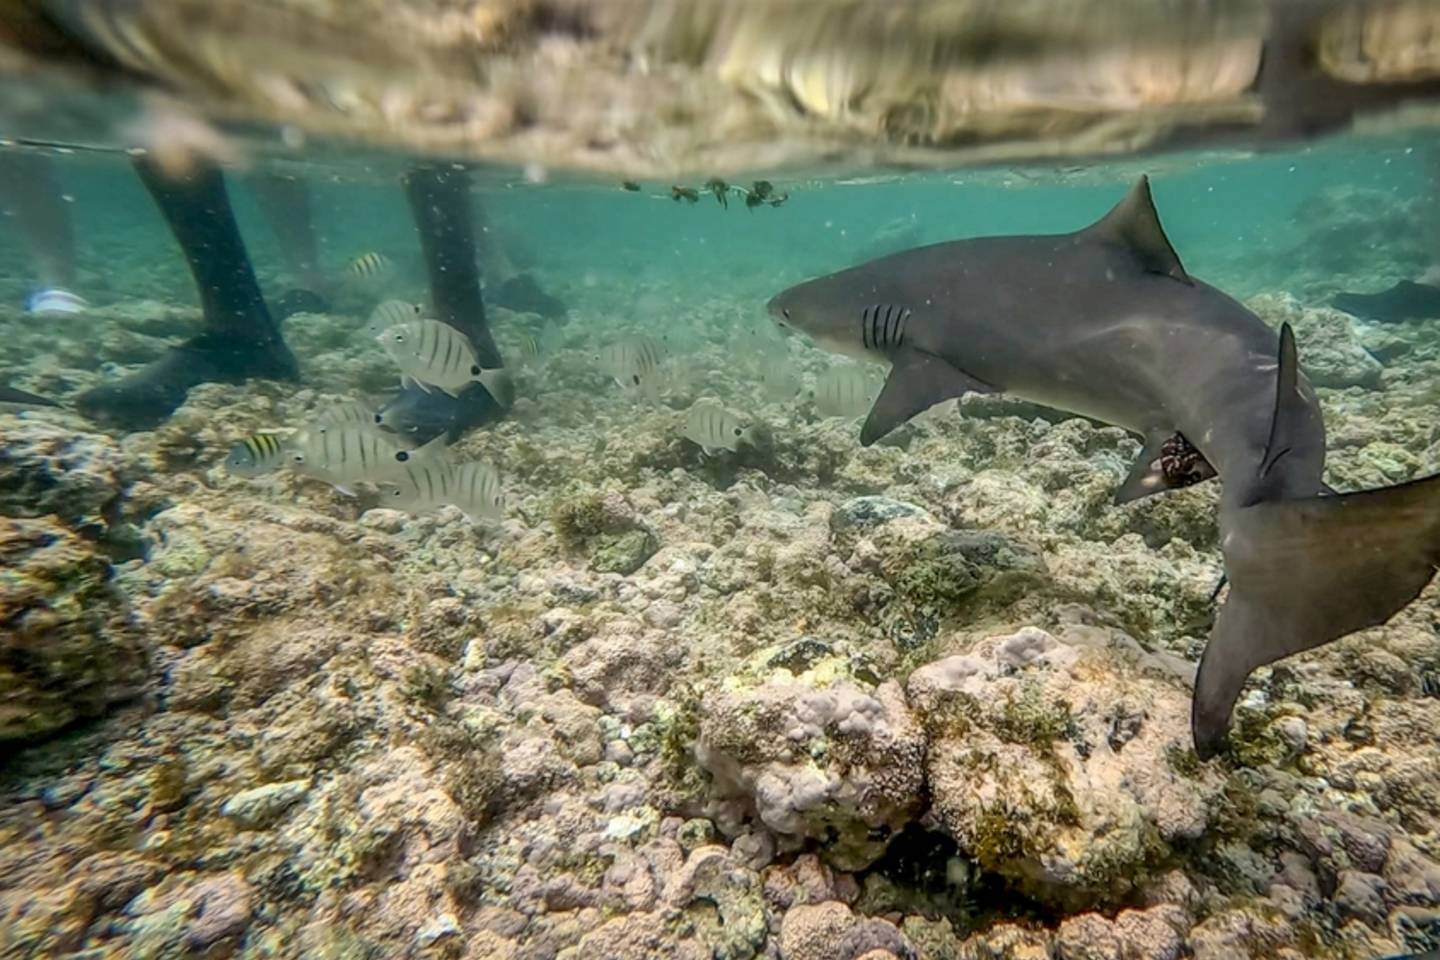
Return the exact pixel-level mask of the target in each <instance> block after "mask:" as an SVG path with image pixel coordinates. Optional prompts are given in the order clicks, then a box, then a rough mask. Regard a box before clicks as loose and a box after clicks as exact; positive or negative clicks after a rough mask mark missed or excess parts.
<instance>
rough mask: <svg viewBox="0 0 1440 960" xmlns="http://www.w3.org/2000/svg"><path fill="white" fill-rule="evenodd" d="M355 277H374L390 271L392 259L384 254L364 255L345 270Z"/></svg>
mask: <svg viewBox="0 0 1440 960" xmlns="http://www.w3.org/2000/svg"><path fill="white" fill-rule="evenodd" d="M345 269H346V270H348V271H349V272H350V275H351V276H355V277H362V278H368V277H374V276H378V275H380V274H381V273H385V272H387V271H388V270H389V269H390V258H389V257H387V256H385V254H383V253H374V252H371V253H362V254H360V256H358V257H356V258H355V259H354V260H351V261H350V265H349V266H348V267H346V268H345Z"/></svg>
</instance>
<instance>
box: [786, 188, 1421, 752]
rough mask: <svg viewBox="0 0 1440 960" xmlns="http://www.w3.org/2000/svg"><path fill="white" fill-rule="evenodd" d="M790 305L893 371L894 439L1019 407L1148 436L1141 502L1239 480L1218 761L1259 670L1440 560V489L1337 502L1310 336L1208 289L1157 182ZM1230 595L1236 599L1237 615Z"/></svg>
mask: <svg viewBox="0 0 1440 960" xmlns="http://www.w3.org/2000/svg"><path fill="white" fill-rule="evenodd" d="M768 310H769V312H770V315H771V316H772V318H773V319H774V320H775V322H777V323H778V324H780V325H781V326H782V327H783V328H785V329H786V330H788V331H795V332H799V333H803V334H806V335H808V336H809V337H810V338H811V339H812V340H814V341H815V343H816V344H817V345H819V346H821V347H822V348H825V349H827V350H831V351H834V352H838V353H843V354H847V355H850V356H854V357H857V358H861V359H868V360H874V361H877V362H881V363H888V364H889V365H890V372H889V375H888V377H887V378H886V381H885V384H884V386H883V388H882V389H881V391H880V394H879V396H878V397H877V398H876V400H875V402H874V405H873V406H872V408H871V409H870V412H869V415H868V416H867V418H866V419H865V422H864V425H863V426H862V427H861V431H860V441H861V443H862V444H866V445H869V444H872V443H874V442H875V441H877V440H879V439H880V438H881V437H884V436H885V435H886V434H888V433H889V432H890V431H892V430H894V429H895V428H896V427H898V426H900V425H901V424H903V423H905V422H906V421H907V420H909V419H910V418H911V417H913V416H915V415H916V414H918V413H920V412H922V411H924V410H926V409H927V408H929V407H931V406H933V405H935V404H937V403H941V402H943V401H945V400H949V399H952V398H955V397H959V396H961V395H963V394H966V393H970V392H975V393H1004V394H1008V395H1011V396H1014V397H1017V398H1021V399H1025V400H1029V401H1032V402H1035V403H1039V404H1043V405H1045V406H1048V407H1052V408H1056V409H1059V410H1062V411H1066V412H1069V413H1072V414H1076V415H1080V416H1085V417H1090V418H1093V419H1095V420H1099V421H1103V422H1105V423H1110V424H1114V425H1117V426H1120V427H1124V428H1125V429H1127V430H1129V431H1132V432H1133V433H1135V434H1137V435H1138V436H1139V437H1140V438H1141V439H1142V441H1143V447H1142V451H1141V453H1140V456H1139V458H1138V459H1137V461H1136V462H1135V464H1134V466H1133V468H1132V469H1131V470H1130V472H1129V475H1128V476H1127V477H1126V478H1125V480H1124V481H1123V483H1122V484H1121V485H1120V487H1119V488H1118V489H1117V491H1116V494H1115V501H1116V502H1117V503H1125V502H1127V501H1132V500H1136V499H1139V498H1141V497H1145V496H1151V495H1154V494H1159V493H1163V492H1164V491H1167V490H1174V489H1177V488H1179V487H1183V486H1188V485H1190V484H1192V483H1198V482H1202V481H1205V480H1208V479H1210V478H1212V477H1218V478H1219V481H1220V483H1221V485H1222V488H1221V496H1220V506H1219V517H1218V521H1219V529H1220V548H1221V552H1222V554H1223V559H1224V569H1225V579H1224V580H1223V581H1222V583H1224V584H1228V590H1226V592H1225V595H1224V598H1223V601H1221V606H1220V609H1219V610H1218V612H1217V613H1216V616H1215V621H1214V625H1213V627H1212V629H1211V631H1210V635H1209V637H1208V640H1207V643H1206V646H1205V650H1204V653H1203V655H1202V657H1201V660H1200V664H1199V668H1198V670H1197V673H1196V678H1195V689H1194V698H1193V703H1192V709H1191V733H1192V736H1193V740H1194V746H1195V751H1196V753H1197V754H1198V755H1199V756H1200V757H1201V758H1202V759H1206V760H1208V759H1210V758H1211V757H1213V756H1215V755H1216V754H1218V753H1219V752H1221V751H1222V750H1223V749H1224V747H1225V745H1226V743H1227V736H1228V730H1229V726H1230V719H1231V714H1232V711H1233V709H1234V706H1235V703H1236V701H1237V700H1238V699H1239V697H1240V694H1241V692H1242V690H1243V688H1244V685H1245V683H1246V681H1247V680H1248V678H1249V677H1250V675H1251V674H1252V673H1253V672H1254V671H1255V670H1256V669H1258V668H1259V667H1261V666H1264V665H1266V664H1270V663H1274V662H1275V661H1277V660H1280V659H1282V658H1285V657H1289V656H1292V655H1295V654H1298V653H1301V652H1303V651H1306V650H1311V649H1313V648H1315V647H1318V646H1321V645H1323V644H1326V643H1329V642H1331V641H1333V640H1336V639H1339V638H1340V637H1344V636H1346V635H1348V634H1350V633H1353V632H1355V631H1358V630H1361V629H1364V628H1366V627H1370V626H1374V625H1377V624H1380V623H1384V622H1385V621H1386V620H1388V619H1389V618H1390V617H1391V616H1393V615H1394V614H1395V613H1396V612H1398V611H1399V610H1400V609H1402V608H1403V607H1405V606H1406V605H1408V604H1409V603H1410V602H1411V601H1413V600H1414V599H1415V598H1416V597H1417V596H1418V595H1419V594H1420V592H1421V591H1422V590H1423V589H1424V588H1425V586H1426V585H1427V584H1428V583H1429V582H1430V579H1431V577H1432V575H1433V574H1434V573H1435V570H1436V564H1437V563H1440V476H1432V477H1427V478H1424V479H1419V480H1414V481H1411V482H1409V483H1405V484H1401V485H1398V486H1393V487H1385V488H1382V489H1376V490H1365V491H1359V492H1353V493H1337V492H1336V491H1334V490H1333V489H1331V488H1330V487H1329V486H1327V485H1326V484H1325V482H1324V479H1323V476H1322V475H1323V473H1324V467H1325V423H1324V418H1323V417H1322V415H1321V409H1320V404H1319V401H1318V399H1317V397H1316V394H1315V391H1314V389H1313V388H1312V387H1311V385H1310V384H1309V382H1308V381H1307V380H1306V378H1305V375H1304V373H1303V372H1302V371H1301V369H1300V365H1299V358H1298V355H1297V350H1296V345H1295V335H1294V331H1293V330H1292V329H1291V328H1290V326H1289V325H1288V324H1286V325H1284V326H1282V327H1281V329H1280V330H1279V331H1278V332H1277V331H1275V330H1273V329H1271V328H1270V327H1268V326H1267V325H1266V324H1265V323H1264V322H1263V321H1262V320H1261V319H1260V318H1259V317H1257V316H1256V315H1255V314H1254V313H1252V312H1251V311H1250V310H1249V309H1247V308H1246V307H1245V306H1244V305H1242V304H1241V303H1239V302H1238V301H1237V300H1235V299H1233V298H1231V297H1230V296H1228V295H1226V294H1225V293H1223V292H1222V291H1220V290H1218V289H1216V288H1215V287H1212V286H1209V285H1208V284H1205V283H1203V282H1201V281H1200V280H1197V279H1195V278H1194V277H1192V276H1190V274H1189V273H1188V272H1187V271H1186V270H1185V268H1184V266H1183V265H1182V264H1181V261H1180V258H1179V256H1178V255H1177V254H1176V252H1175V248H1174V247H1173V246H1172V245H1171V243H1170V240H1169V238H1168V237H1167V236H1166V234H1165V231H1164V228H1163V227H1162V225H1161V222H1160V217H1159V214H1158V213H1157V212H1156V209H1155V203H1154V199H1153V197H1152V195H1151V190H1150V182H1149V179H1148V178H1147V177H1141V178H1140V179H1139V180H1138V181H1137V182H1136V183H1135V185H1134V187H1133V188H1132V189H1131V190H1130V191H1129V193H1128V194H1127V195H1126V196H1125V197H1124V198H1123V199H1122V200H1121V201H1120V202H1119V203H1118V204H1117V205H1116V206H1115V207H1114V208H1113V209H1112V210H1111V211H1110V212H1109V213H1107V214H1106V215H1105V216H1104V217H1103V218H1101V219H1100V220H1099V221H1098V222H1096V223H1093V224H1090V225H1089V226H1086V227H1085V228H1083V229H1081V230H1078V231H1076V232H1073V233H1065V234H1055V235H1029V236H1008V237H1007V236H1001V237H980V238H974V239H965V240H954V241H949V242H945V243H938V244H933V245H929V246H923V247H919V248H916V249H912V250H907V251H903V252H900V253H896V254H892V255H890V256H885V257H881V258H879V259H875V260H871V261H869V262H866V263H862V264H860V265H858V266H854V267H851V268H849V269H846V270H841V271H840V272H838V273H833V274H830V275H828V276H823V277H819V278H816V279H813V280H809V281H806V282H804V283H800V284H798V285H796V286H793V287H790V288H789V289H786V290H784V291H782V292H781V293H779V294H777V295H776V296H775V297H773V298H772V299H771V300H770V302H769V304H768ZM1218 597H1219V593H1218V591H1217V598H1218Z"/></svg>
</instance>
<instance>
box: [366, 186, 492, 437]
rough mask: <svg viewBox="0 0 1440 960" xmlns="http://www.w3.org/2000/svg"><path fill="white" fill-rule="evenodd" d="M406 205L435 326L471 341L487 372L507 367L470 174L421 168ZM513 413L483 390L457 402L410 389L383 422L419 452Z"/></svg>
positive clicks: (470, 391) (476, 389)
mask: <svg viewBox="0 0 1440 960" xmlns="http://www.w3.org/2000/svg"><path fill="white" fill-rule="evenodd" d="M405 199H406V200H407V201H408V202H409V204H410V212H411V215H412V216H413V217H414V218H415V229H416V232H417V233H418V234H419V235H420V249H421V252H422V253H423V255H424V259H425V271H426V275H427V278H428V279H429V282H430V301H431V305H432V306H433V307H434V311H435V319H437V320H440V321H441V322H442V323H447V324H449V325H450V326H452V327H454V328H455V329H456V330H459V331H460V332H461V333H463V334H464V335H465V336H466V338H467V339H469V341H470V344H471V346H473V347H474V348H475V356H476V359H477V360H478V361H479V363H480V365H481V366H482V367H485V368H487V369H491V368H495V367H501V366H503V365H504V364H503V360H502V359H501V356H500V349H499V347H497V346H496V345H495V340H494V338H493V337H492V336H491V335H490V326H489V324H488V323H487V322H486V318H485V304H484V302H483V300H482V298H481V295H480V270H479V267H478V266H477V264H476V257H475V234H474V230H473V228H472V223H473V220H472V217H471V211H470V190H469V182H468V180H467V178H466V176H465V174H464V173H463V172H460V171H457V170H452V169H449V168H440V167H420V168H417V169H415V170H413V171H411V172H410V174H409V175H407V176H406V177H405ZM508 405H509V400H508V398H506V397H501V398H498V399H497V398H496V397H493V396H491V395H490V393H489V391H487V390H486V389H485V388H484V387H482V386H481V385H480V384H478V383H476V384H473V385H471V386H470V387H469V388H467V389H466V390H464V391H462V392H461V393H460V395H459V396H457V397H452V396H449V395H448V394H445V393H443V392H440V391H434V392H427V391H426V390H424V389H422V388H421V387H419V386H415V385H411V386H409V387H406V388H404V389H403V390H401V391H400V393H399V394H398V395H397V396H396V397H395V398H394V399H393V400H391V401H390V402H389V403H388V404H386V405H385V406H384V407H383V408H382V409H381V410H380V413H379V415H378V417H377V419H378V420H379V422H380V425H381V426H382V427H384V428H385V429H387V430H391V431H394V432H395V433H399V434H401V435H403V436H405V437H406V438H407V439H408V440H409V441H413V442H414V443H417V444H420V443H425V442H427V441H429V440H430V439H432V438H434V437H437V436H439V435H440V434H442V433H444V434H447V435H448V436H449V439H450V440H451V441H452V442H453V441H454V440H455V439H456V438H457V437H459V435H460V434H462V433H464V432H465V431H466V430H469V429H471V428H473V427H477V426H480V425H482V424H485V423H489V422H491V421H493V420H498V419H499V418H500V417H502V416H503V415H504V413H505V408H506V407H507V406H508Z"/></svg>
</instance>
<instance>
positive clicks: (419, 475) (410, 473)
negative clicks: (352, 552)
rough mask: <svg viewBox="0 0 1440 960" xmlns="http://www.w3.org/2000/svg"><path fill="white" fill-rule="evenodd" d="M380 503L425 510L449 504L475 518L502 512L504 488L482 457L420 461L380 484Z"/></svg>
mask: <svg viewBox="0 0 1440 960" xmlns="http://www.w3.org/2000/svg"><path fill="white" fill-rule="evenodd" d="M379 486H380V488H381V496H380V502H381V504H382V505H383V506H387V507H391V508H393V509H396V510H405V511H408V512H410V513H425V512H427V511H430V510H438V509H439V508H440V507H444V506H452V507H456V508H457V509H459V510H460V512H461V513H463V514H465V516H466V518H467V519H469V520H471V521H474V520H476V519H477V518H482V517H483V518H485V519H488V520H499V519H501V518H502V517H504V515H505V490H504V487H503V485H502V483H501V480H500V471H499V470H497V469H496V468H495V465H494V464H492V463H489V462H486V461H483V460H476V461H471V462H469V463H461V464H449V463H444V462H439V461H436V460H420V461H416V462H411V463H407V464H405V465H404V466H403V467H402V468H401V469H400V470H399V471H398V472H397V473H396V474H395V475H393V476H392V477H390V478H389V479H388V480H386V481H384V482H382V483H381V484H380V485H379Z"/></svg>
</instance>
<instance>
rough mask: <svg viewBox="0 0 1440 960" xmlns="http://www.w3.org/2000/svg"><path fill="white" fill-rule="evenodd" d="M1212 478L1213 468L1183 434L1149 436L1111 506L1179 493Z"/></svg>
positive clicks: (1213, 474)
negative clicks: (1158, 494)
mask: <svg viewBox="0 0 1440 960" xmlns="http://www.w3.org/2000/svg"><path fill="white" fill-rule="evenodd" d="M1213 476H1215V468H1214V467H1212V466H1211V465H1210V461H1208V460H1206V459H1205V456H1204V454H1202V453H1201V452H1200V451H1199V450H1196V449H1195V448H1194V447H1193V446H1191V445H1190V442H1189V441H1188V440H1186V439H1185V437H1184V435H1183V434H1179V433H1172V434H1168V435H1166V434H1152V435H1151V436H1150V437H1149V438H1148V439H1146V441H1145V449H1143V450H1141V451H1140V456H1139V458H1138V459H1137V460H1136V461H1135V465H1134V466H1133V467H1131V468H1130V474H1129V475H1128V476H1127V477H1126V478H1125V482H1124V483H1122V484H1121V485H1120V489H1118V490H1116V491H1115V503H1116V504H1122V503H1129V502H1131V501H1132V500H1139V499H1140V498H1142V497H1148V496H1150V494H1152V493H1164V492H1165V491H1166V490H1179V489H1181V488H1182V487H1188V486H1191V485H1192V484H1196V483H1200V482H1201V481H1202V480H1209V479H1210V478H1211V477H1213Z"/></svg>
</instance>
